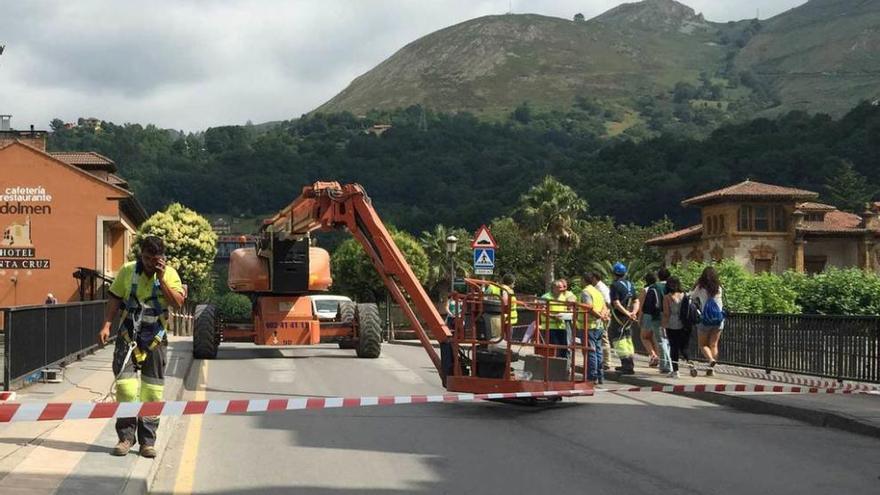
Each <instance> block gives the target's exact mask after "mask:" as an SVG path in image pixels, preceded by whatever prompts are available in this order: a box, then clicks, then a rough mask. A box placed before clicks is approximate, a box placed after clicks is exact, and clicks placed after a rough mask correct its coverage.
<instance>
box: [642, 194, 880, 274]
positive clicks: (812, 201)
mask: <svg viewBox="0 0 880 495" xmlns="http://www.w3.org/2000/svg"><path fill="white" fill-rule="evenodd" d="M818 197H819V194H818V193H816V192H813V191H806V190H803V189H794V188H790V187H781V186H774V185H770V184H763V183H760V182H755V181H750V180H746V181H745V182H741V183H739V184H735V185H732V186H729V187H725V188H723V189H719V190H717V191H711V192H708V193H705V194H701V195H699V196H695V197H693V198H689V199H686V200H684V201H682V203H681V204H682V206H685V207H697V208H700V211H701V218H702V223H700V224H698V225H693V226H691V227H688V228H686V229H682V230H679V231H676V232H672V233H669V234H666V235H662V236H659V237H655V238H653V239H650V240H649V241H647V244H648V245H649V246H656V247H657V248H659V249H660V250H661V251H662V252H663V254H664V258H665V261H666V263H667V264H669V265H673V264H677V263H682V262H687V261H719V260H721V259H725V258H732V259H734V260H736V261H737V262H738V263H739V264H741V265H742V266H744V267H745V268H746V269H747V270H748V271H750V272H753V273H761V272H772V273H782V272H784V271H786V270H789V269H793V270H796V271H798V272H807V273H817V272H821V271H822V270H824V269H825V268H826V267H830V266H834V267H839V268H848V267H859V268H862V269H865V270H877V269H878V267H880V259H878V257H880V248H878V246H880V220H878V214H880V203H873V204H871V205H867V207H866V209H865V211H864V212H862V213H861V214H860V215H855V214H852V213H847V212H843V211H840V210H838V209H837V208H835V207H833V206H830V205H826V204H822V203H818V202H816V200H817V198H818Z"/></svg>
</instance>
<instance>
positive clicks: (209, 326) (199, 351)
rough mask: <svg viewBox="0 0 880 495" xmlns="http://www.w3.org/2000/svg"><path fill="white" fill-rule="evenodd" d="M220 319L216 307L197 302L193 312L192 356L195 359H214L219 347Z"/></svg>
mask: <svg viewBox="0 0 880 495" xmlns="http://www.w3.org/2000/svg"><path fill="white" fill-rule="evenodd" d="M219 323H220V319H219V318H218V317H217V307H216V306H214V305H212V304H199V305H198V306H196V312H195V314H193V357H194V358H195V359H214V358H216V357H217V349H218V348H219V347H220V331H219V327H220V325H219Z"/></svg>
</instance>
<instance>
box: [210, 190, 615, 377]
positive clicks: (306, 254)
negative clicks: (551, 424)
mask: <svg viewBox="0 0 880 495" xmlns="http://www.w3.org/2000/svg"><path fill="white" fill-rule="evenodd" d="M334 229H346V230H347V231H348V232H349V233H350V234H351V235H352V236H353V237H354V238H355V239H356V240H357V241H358V243H359V244H360V245H361V246H362V247H363V248H364V251H365V252H366V254H367V257H368V258H369V259H370V261H371V262H372V264H373V266H374V267H375V269H376V272H377V274H378V275H379V278H380V279H381V280H382V282H383V283H384V284H385V287H386V288H387V289H388V292H389V294H390V295H391V297H392V298H393V299H394V301H395V302H396V303H397V304H398V305H399V306H400V309H401V310H402V311H403V313H404V315H405V316H406V317H407V319H408V320H409V323H410V325H411V327H412V328H413V329H414V330H415V332H416V335H417V336H418V338H419V341H420V342H421V344H422V347H423V348H424V349H425V352H426V353H427V354H428V357H429V358H430V359H431V361H432V362H433V364H434V367H435V368H436V369H437V371H438V373H439V374H440V378H441V380H442V382H443V384H444V386H445V387H446V388H447V389H448V390H450V391H455V392H473V393H494V392H502V393H509V392H539V391H551V390H552V391H564V390H573V389H577V390H590V389H591V388H592V384H591V383H590V382H588V381H587V380H586V379H585V378H584V376H583V373H582V372H581V373H578V372H577V366H576V361H577V360H576V359H562V360H560V358H558V357H556V356H557V355H559V354H560V353H562V352H568V354H569V355H570V356H576V355H580V356H582V358H583V362H586V356H587V352H588V349H587V345H586V344H576V343H571V344H569V345H568V346H565V345H562V346H560V345H553V344H550V343H549V342H550V339H549V333H550V332H551V331H557V330H553V328H555V327H554V326H553V325H556V326H557V327H558V325H559V322H560V321H563V319H567V321H571V322H572V323H571V324H570V326H571V327H572V328H573V329H574V330H577V329H584V328H587V327H588V322H587V317H588V310H589V307H585V306H584V305H579V304H577V303H549V304H548V303H547V302H546V301H542V300H531V301H528V302H526V301H525V300H524V299H521V301H523V303H522V304H521V305H520V307H519V314H520V319H521V320H522V318H523V315H524V313H526V312H530V313H531V314H532V315H533V317H534V319H535V329H536V330H535V331H534V332H533V334H534V335H536V338H535V341H534V342H533V343H532V342H530V343H523V344H522V345H521V346H520V347H521V348H522V347H526V348H527V349H531V350H532V351H533V352H532V354H531V355H529V356H524V359H523V361H527V362H528V366H527V367H526V368H523V369H522V370H518V369H515V367H514V366H513V365H512V363H518V362H520V359H519V358H520V356H519V354H518V352H517V353H515V352H513V350H512V346H511V345H510V344H511V343H512V342H513V339H512V336H513V331H512V326H511V320H510V315H511V307H510V305H509V303H508V302H507V301H506V299H505V300H503V301H500V302H496V301H491V300H487V296H486V295H485V293H484V291H483V290H482V284H483V283H484V282H483V281H475V280H469V281H468V289H467V290H466V291H465V292H464V293H460V294H456V295H453V298H454V300H455V302H456V304H457V306H458V307H459V308H461V310H460V311H459V315H458V316H457V317H456V318H455V319H454V322H452V323H450V326H447V324H446V323H445V322H444V319H443V318H442V317H441V316H440V314H439V313H438V312H437V309H436V307H435V306H434V303H433V302H432V301H431V299H430V298H429V297H428V294H427V293H426V292H425V289H424V287H422V285H421V283H420V282H419V280H418V278H416V276H415V274H413V272H412V270H411V269H410V267H409V265H408V264H407V262H406V259H405V258H404V256H403V254H402V253H401V252H400V250H399V249H398V248H397V246H396V245H395V243H394V240H393V239H392V237H391V235H390V234H389V233H388V230H387V229H386V228H385V226H384V224H383V223H382V221H381V220H380V219H379V216H378V215H377V214H376V211H375V210H374V209H373V207H372V205H371V202H370V198H369V197H368V196H367V194H366V192H365V191H364V190H363V188H362V187H361V186H360V185H358V184H345V185H340V184H339V183H337V182H316V183H314V184H313V185H311V186H307V187H304V188H303V191H302V194H301V195H300V196H299V197H298V198H297V199H295V200H294V201H293V202H292V203H290V204H289V205H288V206H287V207H285V208H284V209H283V210H281V211H280V212H278V213H277V214H276V215H275V216H274V217H272V218H269V219H267V220H265V221H264V222H263V226H262V228H261V232H260V238H259V241H258V245H257V247H256V248H244V249H237V250H235V251H234V252H233V253H232V255H231V257H230V265H229V279H228V283H229V287H230V289H232V290H233V291H235V292H239V293H242V294H246V295H248V296H249V298H250V299H251V301H252V320H251V321H250V322H246V323H236V322H226V321H223V320H222V315H218V313H217V310H216V308H215V307H213V306H211V305H200V306H198V307H197V308H196V314H195V328H194V332H193V355H194V357H196V358H202V359H212V358H214V357H216V356H217V349H218V347H219V346H220V343H221V342H222V341H233V342H254V343H256V344H258V345H285V346H287V345H310V344H317V343H319V342H337V343H338V344H339V346H340V347H341V348H353V349H355V350H356V352H357V355H358V356H359V357H365V358H375V357H378V356H379V353H380V351H381V349H380V346H381V323H380V319H379V312H378V309H377V307H376V305H375V304H354V303H352V302H350V301H343V302H340V304H339V310H338V311H337V316H336V318H335V319H332V320H328V319H326V317H325V318H319V317H318V315H317V314H316V310H315V309H314V308H315V307H316V306H315V305H313V304H312V302H311V300H310V294H315V293H320V292H325V291H327V290H328V289H329V287H330V285H331V283H332V279H331V277H330V256H329V255H328V253H327V252H326V251H325V250H323V249H320V248H316V247H313V246H311V245H310V237H309V234H310V233H311V232H313V231H316V230H321V231H328V230H334ZM450 327H452V328H450ZM431 339H434V340H435V341H437V342H438V343H439V344H440V349H441V354H442V359H441V356H440V355H438V353H437V351H436V350H435V349H434V345H433V342H432V341H431ZM599 352H601V350H600V351H599Z"/></svg>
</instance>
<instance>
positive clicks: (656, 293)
mask: <svg viewBox="0 0 880 495" xmlns="http://www.w3.org/2000/svg"><path fill="white" fill-rule="evenodd" d="M669 275H670V274H669V269H667V268H666V267H662V268H660V269H659V270H657V281H656V282H654V283H653V284H650V285H648V286H646V287H645V289H646V296H645V302H644V304H642V306H641V309H642V318H641V321H642V332H641V334H642V337H644V334H645V332H644V330H645V327H647V328H648V329H649V330H650V331H649V339H650V341H651V343H652V344H653V347H654V351H655V352H656V355H657V364H656V366H657V367H658V369H659V371H660V373H669V372H671V371H672V360H671V358H670V357H669V339H668V337H667V335H666V329H665V328H664V327H663V325H662V324H661V320H662V319H663V298H664V297H665V296H666V280H668V279H669Z"/></svg>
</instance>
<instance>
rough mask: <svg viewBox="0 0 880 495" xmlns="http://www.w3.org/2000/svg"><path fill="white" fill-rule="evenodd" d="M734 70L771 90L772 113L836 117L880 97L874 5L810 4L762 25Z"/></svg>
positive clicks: (861, 0)
mask: <svg viewBox="0 0 880 495" xmlns="http://www.w3.org/2000/svg"><path fill="white" fill-rule="evenodd" d="M736 66H737V67H738V68H739V69H742V70H749V71H751V72H753V73H754V74H755V75H756V76H758V77H760V78H762V79H765V80H766V81H768V82H769V83H770V84H771V85H772V86H773V88H774V89H775V90H776V92H777V93H778V95H779V100H780V103H781V105H780V106H779V107H778V108H776V109H775V110H776V111H788V110H808V111H822V112H827V113H831V114H832V115H840V114H842V113H843V112H845V111H847V110H848V109H850V108H852V107H853V106H854V105H856V104H857V103H858V102H859V101H861V100H864V99H876V98H878V97H880V2H878V1H876V0H811V1H810V2H807V3H806V4H804V5H802V6H800V7H797V8H795V9H792V10H790V11H788V12H785V13H783V14H781V15H779V16H776V17H774V18H773V19H770V20H769V21H767V22H766V23H765V24H764V27H763V29H762V30H761V31H760V32H759V33H758V34H756V35H755V36H754V37H753V38H752V39H751V40H750V41H749V43H748V44H747V45H746V46H745V47H744V48H743V50H742V51H741V52H740V53H739V54H738V55H737V58H736Z"/></svg>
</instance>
